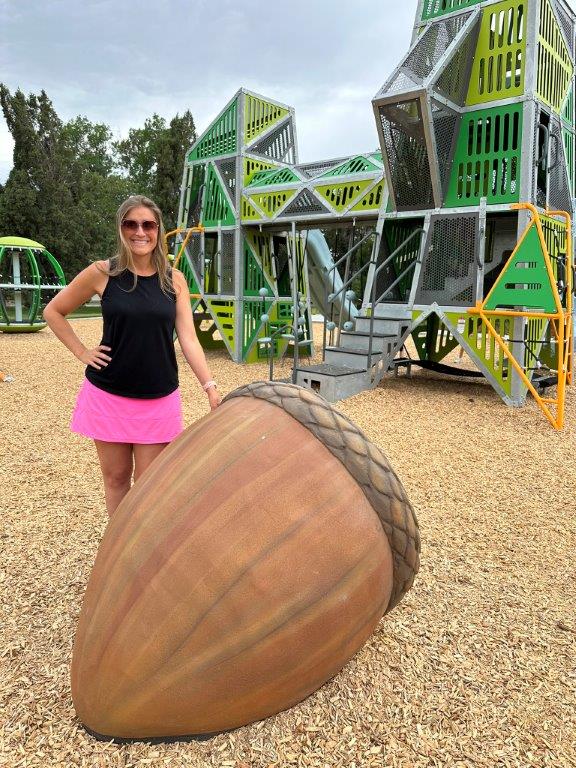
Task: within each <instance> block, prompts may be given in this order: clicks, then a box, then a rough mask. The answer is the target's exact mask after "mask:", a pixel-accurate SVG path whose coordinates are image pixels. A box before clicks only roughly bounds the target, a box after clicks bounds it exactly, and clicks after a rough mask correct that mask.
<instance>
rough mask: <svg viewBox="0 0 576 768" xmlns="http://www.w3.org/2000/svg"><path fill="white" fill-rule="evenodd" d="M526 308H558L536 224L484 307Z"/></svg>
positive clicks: (552, 309)
mask: <svg viewBox="0 0 576 768" xmlns="http://www.w3.org/2000/svg"><path fill="white" fill-rule="evenodd" d="M515 307H526V308H527V309H533V310H539V311H542V312H551V313H552V312H556V302H555V301H554V292H553V290H552V286H551V284H550V278H549V276H548V271H547V269H546V262H545V260H544V252H543V250H542V244H541V242H540V238H539V237H538V230H537V228H536V224H532V225H531V226H530V228H529V229H528V231H527V232H526V234H525V235H524V237H523V238H522V240H521V241H520V243H519V244H518V247H517V248H516V250H515V251H514V253H513V254H512V256H511V257H510V260H509V261H508V264H507V265H506V266H505V267H504V269H503V270H502V273H501V274H500V276H499V277H498V280H497V281H496V283H495V284H494V287H493V288H492V290H491V291H490V294H489V295H488V297H487V300H486V302H485V309H487V310H496V309H504V308H505V309H514V308H515Z"/></svg>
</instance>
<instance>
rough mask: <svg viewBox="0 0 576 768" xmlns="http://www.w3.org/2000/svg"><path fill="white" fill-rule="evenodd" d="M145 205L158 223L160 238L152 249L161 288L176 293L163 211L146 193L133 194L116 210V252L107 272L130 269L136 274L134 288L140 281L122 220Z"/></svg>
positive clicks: (113, 273)
mask: <svg viewBox="0 0 576 768" xmlns="http://www.w3.org/2000/svg"><path fill="white" fill-rule="evenodd" d="M139 206H144V208H148V209H149V210H150V211H151V212H152V213H153V214H154V219H155V220H156V223H157V224H158V240H157V242H156V247H155V248H154V250H153V251H152V264H153V266H154V267H155V268H156V271H157V273H158V281H159V283H160V288H161V289H162V291H163V292H164V293H174V283H173V281H172V270H171V269H170V262H169V261H168V250H167V247H166V230H165V229H164V223H163V221H162V212H161V211H160V208H158V206H157V205H156V203H155V202H154V201H153V200H150V198H149V197H145V196H144V195H131V196H130V197H129V198H127V199H126V200H124V202H123V203H122V205H121V206H120V207H119V208H118V210H117V211H116V243H117V245H116V249H117V250H116V253H115V254H114V257H113V258H112V259H110V265H109V267H108V269H107V270H106V272H107V274H108V275H110V276H112V277H116V276H117V275H119V274H121V273H122V272H124V271H125V270H127V269H128V270H130V272H132V273H133V274H134V285H133V287H132V290H134V288H135V287H136V283H137V281H138V275H137V274H136V268H135V265H134V257H133V256H132V251H131V249H130V246H129V245H128V242H127V240H126V238H125V237H124V233H123V232H122V222H123V221H124V219H125V218H126V216H127V214H128V213H129V212H130V211H131V210H132V208H138V207H139Z"/></svg>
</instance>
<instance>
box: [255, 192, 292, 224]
mask: <svg viewBox="0 0 576 768" xmlns="http://www.w3.org/2000/svg"><path fill="white" fill-rule="evenodd" d="M295 194H296V190H295V189H287V190H285V191H283V192H266V193H262V194H255V195H250V200H252V201H253V202H254V203H256V205H257V206H258V208H260V210H262V211H264V213H265V215H266V216H267V218H269V219H271V218H272V217H273V216H274V214H275V213H276V211H278V210H280V208H282V207H283V206H284V204H285V203H287V202H288V200H290V198H292V197H294V195H295Z"/></svg>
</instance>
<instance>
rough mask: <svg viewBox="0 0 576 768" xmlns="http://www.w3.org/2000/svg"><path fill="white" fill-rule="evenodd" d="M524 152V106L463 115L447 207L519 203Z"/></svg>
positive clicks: (496, 108)
mask: <svg viewBox="0 0 576 768" xmlns="http://www.w3.org/2000/svg"><path fill="white" fill-rule="evenodd" d="M521 149H522V105H509V106H506V107H495V108H492V109H483V110H477V111H474V112H469V113H467V114H465V115H463V117H462V122H461V124H460V134H459V136H458V143H457V146H456V153H455V156H454V162H453V164H452V175H451V178H450V184H449V187H448V194H447V196H446V206H447V207H450V206H465V205H479V203H480V198H482V197H485V198H487V201H488V203H514V202H518V200H519V196H520V167H521V162H520V153H521Z"/></svg>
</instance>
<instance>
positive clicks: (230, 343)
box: [205, 299, 236, 353]
mask: <svg viewBox="0 0 576 768" xmlns="http://www.w3.org/2000/svg"><path fill="white" fill-rule="evenodd" d="M205 303H206V307H207V309H208V311H209V312H210V314H211V316H212V318H213V320H214V322H215V323H216V325H217V326H218V330H219V331H220V335H221V336H222V338H223V339H224V341H225V342H226V346H227V347H228V349H229V350H230V352H231V353H233V352H234V348H235V346H236V339H235V334H234V309H235V305H234V302H233V301H221V300H220V299H205Z"/></svg>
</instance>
